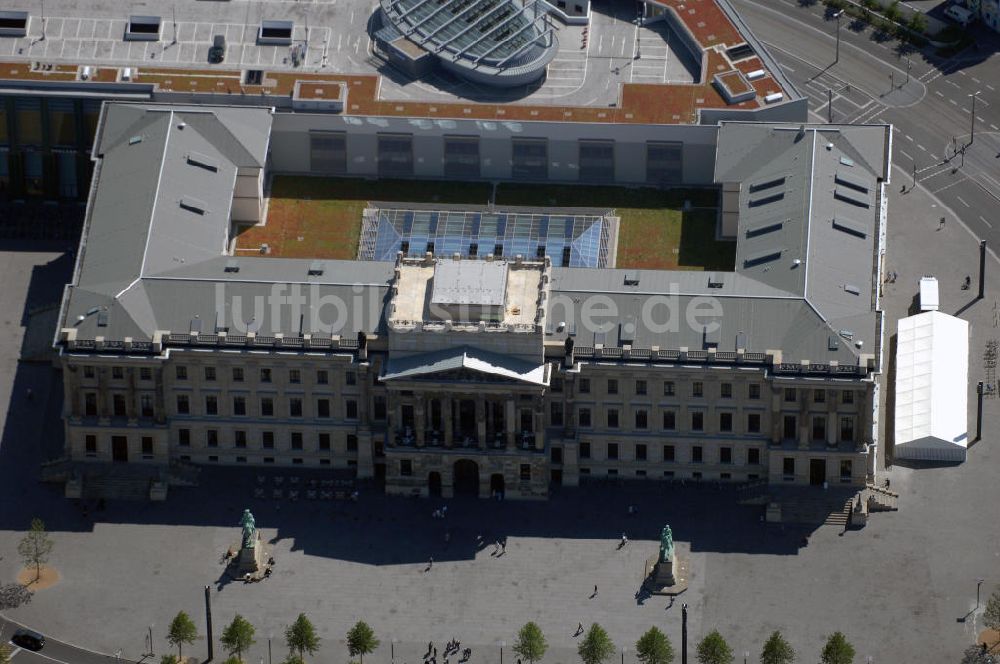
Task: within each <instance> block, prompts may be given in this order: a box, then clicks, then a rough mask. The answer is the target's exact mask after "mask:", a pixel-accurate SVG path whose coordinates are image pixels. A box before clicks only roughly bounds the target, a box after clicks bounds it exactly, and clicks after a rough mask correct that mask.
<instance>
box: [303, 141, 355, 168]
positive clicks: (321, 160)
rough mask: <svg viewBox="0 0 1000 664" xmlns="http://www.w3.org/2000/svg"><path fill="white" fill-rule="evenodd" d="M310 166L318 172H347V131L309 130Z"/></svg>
mask: <svg viewBox="0 0 1000 664" xmlns="http://www.w3.org/2000/svg"><path fill="white" fill-rule="evenodd" d="M309 166H310V170H311V171H314V172H316V173H335V174H343V173H346V172H347V132H343V131H322V132H320V131H311V132H309Z"/></svg>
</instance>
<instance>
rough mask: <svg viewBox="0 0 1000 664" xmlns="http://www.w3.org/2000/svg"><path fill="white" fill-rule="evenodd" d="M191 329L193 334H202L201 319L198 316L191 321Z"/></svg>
mask: <svg viewBox="0 0 1000 664" xmlns="http://www.w3.org/2000/svg"><path fill="white" fill-rule="evenodd" d="M189 329H190V331H191V333H192V334H201V318H200V317H199V316H198V315H197V314H195V317H194V318H192V319H191V327H190V328H189Z"/></svg>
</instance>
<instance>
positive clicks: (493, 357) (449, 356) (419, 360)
mask: <svg viewBox="0 0 1000 664" xmlns="http://www.w3.org/2000/svg"><path fill="white" fill-rule="evenodd" d="M459 369H469V370H472V371H475V372H478V373H485V374H490V375H493V376H497V377H501V378H508V379H510V380H516V381H519V382H523V383H532V384H534V385H546V384H547V380H546V375H545V365H544V364H532V363H531V362H525V361H524V360H519V359H516V358H513V357H509V356H506V355H501V354H499V353H492V352H490V351H487V350H482V349H480V348H472V347H469V346H461V347H458V348H447V349H444V350H439V351H433V352H430V353H423V354H421V355H408V356H406V357H403V358H399V357H390V358H389V359H388V361H387V362H386V365H385V370H384V372H383V375H382V380H393V379H400V378H419V377H421V376H426V375H431V374H438V373H441V372H443V371H456V370H459Z"/></svg>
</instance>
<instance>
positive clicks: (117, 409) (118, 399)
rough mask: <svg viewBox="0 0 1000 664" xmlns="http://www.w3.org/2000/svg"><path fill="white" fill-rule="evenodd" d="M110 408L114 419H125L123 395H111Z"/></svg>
mask: <svg viewBox="0 0 1000 664" xmlns="http://www.w3.org/2000/svg"><path fill="white" fill-rule="evenodd" d="M111 406H112V411H113V412H114V414H115V417H125V414H126V408H125V395H124V394H112V395H111Z"/></svg>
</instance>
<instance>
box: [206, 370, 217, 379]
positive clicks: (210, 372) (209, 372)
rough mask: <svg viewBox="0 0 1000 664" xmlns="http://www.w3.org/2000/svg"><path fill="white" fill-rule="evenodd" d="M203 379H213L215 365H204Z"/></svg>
mask: <svg viewBox="0 0 1000 664" xmlns="http://www.w3.org/2000/svg"><path fill="white" fill-rule="evenodd" d="M205 380H208V381H212V380H215V367H205Z"/></svg>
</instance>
